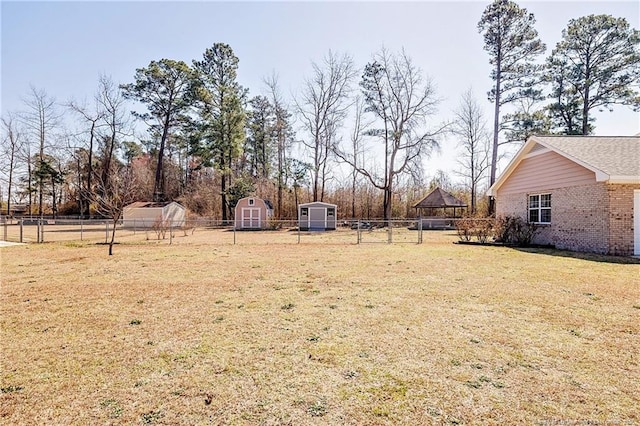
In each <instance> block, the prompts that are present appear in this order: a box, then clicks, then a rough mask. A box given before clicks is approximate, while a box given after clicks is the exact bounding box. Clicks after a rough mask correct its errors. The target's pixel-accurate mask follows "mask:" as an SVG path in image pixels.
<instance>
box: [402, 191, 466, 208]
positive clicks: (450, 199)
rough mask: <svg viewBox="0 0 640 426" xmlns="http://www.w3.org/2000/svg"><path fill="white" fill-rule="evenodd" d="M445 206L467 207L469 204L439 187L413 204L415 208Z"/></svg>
mask: <svg viewBox="0 0 640 426" xmlns="http://www.w3.org/2000/svg"><path fill="white" fill-rule="evenodd" d="M443 207H467V204H466V203H465V202H464V201H462V200H459V199H457V198H456V197H454V196H453V195H451V194H450V193H448V192H447V191H445V190H444V189H442V188H440V187H437V188H436V189H434V190H433V191H431V192H430V193H429V194H428V195H427V196H426V197H424V198H423V199H422V200H420V201H418V202H417V203H415V204H414V205H413V208H415V209H429V208H443Z"/></svg>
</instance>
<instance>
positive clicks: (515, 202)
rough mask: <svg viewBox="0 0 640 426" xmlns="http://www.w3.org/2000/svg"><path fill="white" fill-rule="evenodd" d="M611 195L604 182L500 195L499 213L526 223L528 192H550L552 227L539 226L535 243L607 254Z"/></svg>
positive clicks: (497, 206) (498, 202)
mask: <svg viewBox="0 0 640 426" xmlns="http://www.w3.org/2000/svg"><path fill="white" fill-rule="evenodd" d="M610 192H611V191H609V190H608V187H607V185H605V184H604V183H594V184H592V185H582V186H572V187H567V188H559V189H552V190H544V189H542V190H537V191H531V192H528V193H512V194H501V193H500V192H499V193H498V196H497V197H496V198H497V202H496V213H497V214H498V215H518V216H520V217H522V218H524V219H525V220H526V218H527V216H528V210H527V200H528V195H529V193H531V194H539V193H550V194H551V224H550V225H540V228H539V231H538V233H537V235H536V236H535V238H534V240H533V242H534V243H536V244H552V245H554V246H556V247H557V248H559V249H567V250H575V251H583V252H593V253H608V252H609V223H610V220H609V198H610ZM632 193H633V191H632ZM632 238H633V237H632ZM620 254H622V253H620Z"/></svg>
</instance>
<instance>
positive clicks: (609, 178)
mask: <svg viewBox="0 0 640 426" xmlns="http://www.w3.org/2000/svg"><path fill="white" fill-rule="evenodd" d="M573 137H574V138H579V137H580V136H573ZM545 138H549V137H548V136H542V137H538V136H535V135H534V136H530V137H529V139H528V140H527V142H526V143H525V144H524V145H523V146H522V148H520V150H519V151H518V152H517V153H516V155H515V156H514V157H513V159H512V160H511V161H510V162H509V164H508V165H507V168H506V169H505V171H504V172H503V173H502V174H501V175H500V177H499V178H498V179H497V180H496V181H495V182H494V184H493V185H491V187H490V188H489V189H488V190H487V194H488V195H489V196H492V197H495V196H496V194H497V191H498V189H499V188H500V187H501V186H502V185H503V184H504V182H505V181H506V180H507V179H508V178H509V176H510V175H511V174H512V173H513V172H514V171H515V169H516V168H517V167H518V165H519V164H520V162H522V160H524V159H525V158H527V156H528V155H529V154H530V153H531V151H532V149H533V148H534V147H535V146H536V145H541V146H544V147H545V148H546V149H547V150H549V151H553V152H555V153H557V154H559V155H562V156H563V157H565V158H567V159H568V160H570V161H573V162H574V163H576V164H579V165H580V166H582V167H584V168H586V169H587V170H591V171H592V172H594V173H595V177H596V182H608V183H614V184H635V183H640V175H631V176H615V175H610V174H608V173H607V172H605V171H604V170H601V169H599V168H597V167H595V166H593V165H591V164H588V163H587V162H585V161H583V160H581V159H580V158H577V157H575V156H573V155H571V154H569V153H567V152H564V151H562V150H561V149H558V148H557V147H555V146H553V145H552V144H550V143H547V142H546V141H545ZM545 152H548V151H545Z"/></svg>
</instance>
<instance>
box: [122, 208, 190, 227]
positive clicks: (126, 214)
mask: <svg viewBox="0 0 640 426" xmlns="http://www.w3.org/2000/svg"><path fill="white" fill-rule="evenodd" d="M186 213H187V209H186V208H185V207H184V206H182V205H181V204H178V203H176V202H175V201H167V202H156V201H137V202H135V203H131V204H129V205H128V206H126V207H125V208H124V211H123V213H122V224H123V226H124V227H127V228H153V227H154V226H155V225H157V224H158V223H160V222H162V223H164V224H165V225H166V226H170V227H180V226H184V223H185V217H186Z"/></svg>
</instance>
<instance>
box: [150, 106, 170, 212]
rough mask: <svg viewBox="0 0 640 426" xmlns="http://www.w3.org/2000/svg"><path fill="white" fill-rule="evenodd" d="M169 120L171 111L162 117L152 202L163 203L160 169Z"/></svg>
mask: <svg viewBox="0 0 640 426" xmlns="http://www.w3.org/2000/svg"><path fill="white" fill-rule="evenodd" d="M170 118H171V110H169V111H167V114H166V115H165V117H164V123H163V128H162V137H161V138H160V149H159V150H158V162H157V166H156V176H155V181H154V184H153V201H164V185H163V179H162V167H163V164H162V163H163V157H164V147H165V144H166V143H167V137H168V135H169V120H170Z"/></svg>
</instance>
